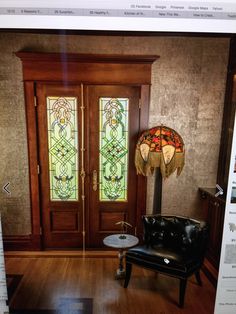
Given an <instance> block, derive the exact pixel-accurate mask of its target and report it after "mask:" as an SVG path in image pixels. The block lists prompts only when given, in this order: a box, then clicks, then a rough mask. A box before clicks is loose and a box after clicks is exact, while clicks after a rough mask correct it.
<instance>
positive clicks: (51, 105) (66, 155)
mask: <svg viewBox="0 0 236 314" xmlns="http://www.w3.org/2000/svg"><path fill="white" fill-rule="evenodd" d="M47 120H48V151H49V177H50V199H51V201H76V200H78V127H77V98H76V97H47Z"/></svg>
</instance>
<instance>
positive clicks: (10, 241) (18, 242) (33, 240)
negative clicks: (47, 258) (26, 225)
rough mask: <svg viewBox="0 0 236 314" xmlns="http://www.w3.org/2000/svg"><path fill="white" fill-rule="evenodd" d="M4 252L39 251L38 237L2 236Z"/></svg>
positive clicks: (31, 235)
mask: <svg viewBox="0 0 236 314" xmlns="http://www.w3.org/2000/svg"><path fill="white" fill-rule="evenodd" d="M3 248H4V250H5V251H38V250H41V240H40V235H33V234H29V235H6V236H3Z"/></svg>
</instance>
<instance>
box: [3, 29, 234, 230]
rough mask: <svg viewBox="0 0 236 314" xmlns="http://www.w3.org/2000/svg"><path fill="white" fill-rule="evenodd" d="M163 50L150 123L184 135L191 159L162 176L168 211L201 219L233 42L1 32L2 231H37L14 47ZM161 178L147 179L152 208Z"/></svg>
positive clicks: (155, 68)
mask: <svg viewBox="0 0 236 314" xmlns="http://www.w3.org/2000/svg"><path fill="white" fill-rule="evenodd" d="M19 50H28V51H38V52H73V53H103V54H157V55H160V59H159V60H157V61H156V62H155V63H154V64H153V71H152V87H151V103H150V114H149V126H150V127H152V126H155V125H159V124H161V123H163V124H165V125H167V126H169V127H171V128H174V129H175V130H176V131H177V132H179V133H180V135H181V136H182V137H183V140H184V142H185V148H186V165H185V167H184V170H183V172H182V174H181V175H180V177H179V178H176V175H175V174H173V175H172V176H171V177H170V178H168V179H166V180H165V181H163V195H162V208H163V209H162V211H163V212H164V213H175V214H183V215H188V216H192V217H197V218H199V217H201V216H202V213H201V207H200V204H199V199H198V187H199V186H208V187H211V186H214V185H215V183H216V174H217V163H218V154H219V144H220V132H221V121H222V110H223V102H224V92H225V82H226V70H227V60H228V50H229V40H228V39H226V38H222V39H219V38H218V39H217V38H198V37H194V38H192V37H185V38H184V37H154V36H153V37H138V36H134V37H121V36H113V37H108V36H99V37H96V36H76V35H70V36H65V35H43V34H42V35H41V34H14V33H9V34H7V33H1V34H0V117H1V123H0V145H1V159H0V182H1V186H3V184H4V183H7V182H10V189H11V197H7V196H6V194H5V193H3V191H2V190H1V192H0V206H1V208H0V209H1V213H2V223H3V233H4V234H5V235H24V234H29V233H30V232H31V227H30V225H31V222H30V220H31V217H30V197H29V178H28V175H29V174H28V154H27V139H26V123H25V111H24V90H23V83H22V68H21V62H20V60H19V59H18V58H17V57H16V56H14V54H13V52H15V51H19ZM153 192H154V178H153V177H150V178H148V195H147V212H148V213H151V211H152V200H153Z"/></svg>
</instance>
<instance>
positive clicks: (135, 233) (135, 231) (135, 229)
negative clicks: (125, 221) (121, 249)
mask: <svg viewBox="0 0 236 314" xmlns="http://www.w3.org/2000/svg"><path fill="white" fill-rule="evenodd" d="M134 235H135V236H136V235H137V227H134Z"/></svg>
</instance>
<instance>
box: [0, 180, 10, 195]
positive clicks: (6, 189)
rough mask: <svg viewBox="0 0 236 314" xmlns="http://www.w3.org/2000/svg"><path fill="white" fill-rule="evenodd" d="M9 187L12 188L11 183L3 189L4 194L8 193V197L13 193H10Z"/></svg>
mask: <svg viewBox="0 0 236 314" xmlns="http://www.w3.org/2000/svg"><path fill="white" fill-rule="evenodd" d="M9 186H10V182H7V183H6V184H5V185H4V186H3V188H2V190H3V192H5V193H7V194H8V195H10V194H11V192H10V190H9Z"/></svg>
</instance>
